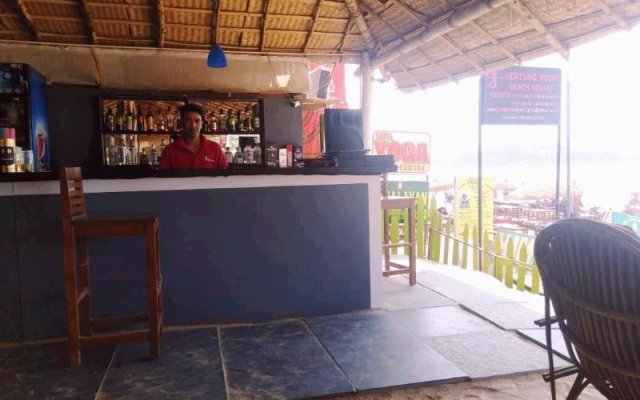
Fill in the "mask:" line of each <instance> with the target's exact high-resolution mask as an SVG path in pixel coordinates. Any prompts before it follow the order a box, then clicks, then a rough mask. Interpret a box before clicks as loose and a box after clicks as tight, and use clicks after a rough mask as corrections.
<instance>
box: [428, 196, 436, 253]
mask: <svg viewBox="0 0 640 400" xmlns="http://www.w3.org/2000/svg"><path fill="white" fill-rule="evenodd" d="M436 205H437V203H436V198H435V196H433V197H432V198H431V202H430V203H429V214H428V215H429V228H430V229H429V255H428V258H429V260H431V261H435V257H434V255H435V246H436V240H435V237H436V233H435V226H436V213H437V211H436V208H437V207H436Z"/></svg>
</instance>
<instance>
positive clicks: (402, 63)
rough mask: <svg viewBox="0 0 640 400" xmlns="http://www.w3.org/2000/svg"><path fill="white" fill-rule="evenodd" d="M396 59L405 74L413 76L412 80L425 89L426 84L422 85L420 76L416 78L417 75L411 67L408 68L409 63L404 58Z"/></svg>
mask: <svg viewBox="0 0 640 400" xmlns="http://www.w3.org/2000/svg"><path fill="white" fill-rule="evenodd" d="M395 61H396V64H398V65H399V66H400V69H402V71H403V72H404V73H405V74H407V75H409V78H411V80H412V81H413V82H414V83H415V84H416V86H417V87H419V88H420V89H422V90H424V89H425V88H424V86H422V82H420V81H419V80H418V78H416V76H415V75H414V74H413V73H412V72H411V71H409V69H408V68H407V65H406V64H405V63H404V62H403V61H402V60H400V59H397V60H395Z"/></svg>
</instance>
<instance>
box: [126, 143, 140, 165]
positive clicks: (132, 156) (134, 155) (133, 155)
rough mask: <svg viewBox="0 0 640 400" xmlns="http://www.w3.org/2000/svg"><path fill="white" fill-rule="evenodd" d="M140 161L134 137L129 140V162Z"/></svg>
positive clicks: (133, 163) (131, 163) (130, 163)
mask: <svg viewBox="0 0 640 400" xmlns="http://www.w3.org/2000/svg"><path fill="white" fill-rule="evenodd" d="M137 163H138V151H137V150H136V144H135V141H134V140H133V139H131V140H130V141H129V158H128V159H127V164H129V165H135V164H137Z"/></svg>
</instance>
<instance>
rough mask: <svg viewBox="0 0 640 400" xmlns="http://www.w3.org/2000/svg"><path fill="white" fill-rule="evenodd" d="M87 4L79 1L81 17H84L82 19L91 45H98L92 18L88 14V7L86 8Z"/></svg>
mask: <svg viewBox="0 0 640 400" xmlns="http://www.w3.org/2000/svg"><path fill="white" fill-rule="evenodd" d="M87 3H88V0H81V1H80V8H81V11H82V15H84V18H85V20H86V25H87V30H88V31H89V36H91V43H92V44H97V43H98V37H97V36H96V28H95V26H94V25H93V18H92V17H91V14H90V13H89V7H87Z"/></svg>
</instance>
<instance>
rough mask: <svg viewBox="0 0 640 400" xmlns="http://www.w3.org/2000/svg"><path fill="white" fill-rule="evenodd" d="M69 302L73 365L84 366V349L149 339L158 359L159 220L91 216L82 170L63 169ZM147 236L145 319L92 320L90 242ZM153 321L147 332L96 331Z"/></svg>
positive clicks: (143, 216) (144, 216)
mask: <svg viewBox="0 0 640 400" xmlns="http://www.w3.org/2000/svg"><path fill="white" fill-rule="evenodd" d="M60 197H61V203H62V236H63V249H64V277H65V282H64V286H65V298H66V308H67V328H68V331H69V359H70V362H71V365H73V366H79V365H80V363H81V357H80V348H81V346H82V345H98V344H104V343H113V342H128V341H140V340H148V341H149V345H150V353H151V358H152V359H155V358H158V356H159V352H160V350H159V347H160V335H161V334H162V274H161V272H160V261H159V247H158V245H159V241H158V229H159V224H158V216H157V215H154V214H131V215H96V216H90V215H87V214H86V207H85V199H84V190H83V186H82V174H81V170H80V168H61V169H60ZM136 235H144V236H145V238H146V257H147V300H148V307H149V312H148V314H145V315H132V316H114V317H108V318H101V319H97V318H92V314H91V288H90V285H89V254H88V249H87V240H88V239H89V238H98V237H110V236H136ZM140 321H149V327H148V329H143V330H129V331H117V332H110V333H100V334H94V333H93V328H94V327H97V326H104V325H123V324H129V323H134V322H140Z"/></svg>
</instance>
